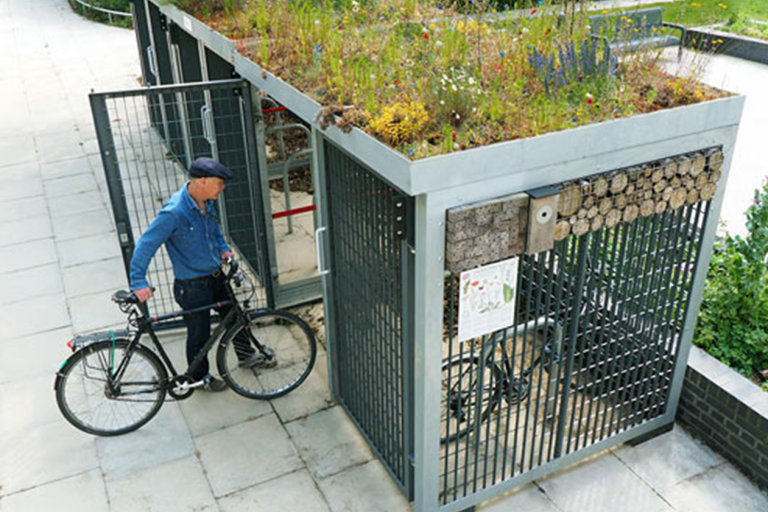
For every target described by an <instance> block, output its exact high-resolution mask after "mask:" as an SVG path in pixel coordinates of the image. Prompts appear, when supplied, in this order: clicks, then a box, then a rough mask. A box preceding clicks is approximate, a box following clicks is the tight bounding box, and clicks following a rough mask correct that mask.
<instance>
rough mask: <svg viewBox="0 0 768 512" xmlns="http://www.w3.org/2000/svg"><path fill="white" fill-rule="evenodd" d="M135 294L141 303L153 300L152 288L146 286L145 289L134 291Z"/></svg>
mask: <svg viewBox="0 0 768 512" xmlns="http://www.w3.org/2000/svg"><path fill="white" fill-rule="evenodd" d="M133 294H134V295H135V296H136V298H137V299H139V301H140V302H147V301H148V300H149V299H151V298H152V288H150V287H149V286H145V287H144V288H139V289H138V290H133Z"/></svg>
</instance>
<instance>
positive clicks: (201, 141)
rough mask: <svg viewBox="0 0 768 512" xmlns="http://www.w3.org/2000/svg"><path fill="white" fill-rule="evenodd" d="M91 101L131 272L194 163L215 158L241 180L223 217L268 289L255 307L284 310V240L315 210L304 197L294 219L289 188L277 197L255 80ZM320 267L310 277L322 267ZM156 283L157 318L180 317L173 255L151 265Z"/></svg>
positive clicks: (232, 184) (277, 176)
mask: <svg viewBox="0 0 768 512" xmlns="http://www.w3.org/2000/svg"><path fill="white" fill-rule="evenodd" d="M90 99H91V107H92V112H93V117H94V123H95V126H96V132H97V137H98V140H99V145H100V149H101V153H102V163H103V167H104V170H105V173H106V178H107V186H108V189H109V194H110V198H111V202H112V208H113V214H114V218H115V224H116V228H117V231H118V237H119V242H120V246H121V250H122V255H123V259H124V263H125V267H126V273H129V264H130V259H131V256H132V254H133V248H134V246H135V243H136V241H137V240H138V238H139V237H140V236H141V234H142V233H143V231H144V230H145V229H146V228H147V227H148V226H149V224H150V223H151V222H152V220H153V219H154V218H155V216H156V215H157V212H158V211H159V210H160V209H161V208H162V206H163V204H165V202H166V201H167V200H168V199H169V198H170V196H171V195H172V194H174V193H175V192H176V191H178V190H179V188H180V187H181V186H182V185H183V184H184V183H185V182H186V181H187V179H188V177H187V169H188V167H189V164H190V163H191V162H192V161H193V160H194V159H196V158H199V157H210V158H214V159H217V160H219V161H221V162H222V163H223V164H224V165H226V166H227V167H228V168H230V169H231V170H232V171H233V173H234V178H233V179H232V180H229V181H228V182H227V188H226V190H225V191H224V192H223V193H222V195H221V196H220V200H219V210H220V211H219V212H218V214H219V218H220V222H221V226H222V230H223V232H224V234H225V236H226V237H227V239H228V241H229V242H230V243H231V244H232V246H233V248H235V250H236V252H237V253H238V255H239V256H240V258H241V259H242V260H243V261H245V262H246V263H247V264H248V266H249V267H250V269H251V271H252V272H253V274H254V276H255V277H256V278H257V279H256V281H257V282H258V283H259V290H258V294H257V296H256V299H255V304H254V305H257V306H258V305H261V306H271V307H274V306H275V305H281V303H280V301H279V300H278V298H279V295H280V286H281V284H280V273H279V269H278V265H277V262H276V255H277V250H276V247H275V246H276V242H275V240H280V239H282V238H289V237H290V236H291V233H292V232H293V231H298V229H296V230H294V226H293V225H292V224H291V223H289V222H287V221H288V220H291V219H290V217H289V216H288V215H290V214H291V213H292V212H293V211H302V212H303V211H311V210H312V209H313V206H312V205H311V200H310V201H307V199H303V198H302V199H303V201H304V203H307V202H309V205H307V204H304V205H303V208H301V209H296V208H294V209H293V210H291V208H290V205H291V203H290V199H291V197H290V196H289V197H288V198H286V195H288V187H287V186H284V187H283V192H282V193H281V192H279V191H276V190H273V189H274V187H272V188H270V183H274V182H275V181H282V180H283V179H284V178H285V175H286V174H287V172H286V173H280V172H278V173H275V171H274V169H275V166H274V165H269V164H268V163H267V159H266V155H265V143H264V139H265V133H266V130H265V127H264V125H263V122H262V109H261V102H262V98H261V96H260V95H259V94H258V92H257V91H254V90H252V88H251V87H250V85H249V84H248V83H247V82H246V81H243V80H238V79H230V80H218V81H210V82H202V83H194V84H181V85H160V86H149V87H144V88H140V89H134V90H125V91H112V92H104V93H92V94H91V96H90ZM254 103H255V104H256V105H257V106H256V107H254ZM270 171H271V172H270ZM275 197H276V198H278V199H279V200H280V201H275V199H274V198H275ZM309 197H310V198H311V196H309ZM286 206H287V208H286ZM286 214H287V215H286ZM310 215H311V214H310ZM286 217H287V218H286ZM312 227H313V226H310V227H308V228H306V229H305V230H304V231H303V232H304V233H305V234H306V232H308V231H309V232H312V231H313V230H312ZM293 238H294V239H295V238H297V237H296V235H294V236H293ZM304 238H305V239H306V240H304V243H305V244H306V245H307V247H306V248H305V249H304V250H305V252H308V253H309V254H314V241H313V239H311V238H308V237H306V236H305V237H304ZM312 264H313V268H312V269H311V271H310V272H312V271H314V270H315V269H314V258H313V259H312ZM148 280H149V282H150V283H151V284H152V285H153V286H154V287H155V288H156V289H157V290H156V292H155V297H154V298H153V299H151V300H150V301H149V303H148V306H149V308H150V311H151V312H152V314H153V315H160V314H164V313H167V312H170V311H173V310H175V309H177V305H176V304H175V302H174V299H173V289H172V286H173V272H172V268H171V264H170V261H169V259H168V257H167V254H166V252H165V249H164V248H161V249H160V250H159V251H158V254H157V256H156V257H155V259H154V260H153V261H152V263H151V265H150V267H149V272H148ZM294 300H295V299H294Z"/></svg>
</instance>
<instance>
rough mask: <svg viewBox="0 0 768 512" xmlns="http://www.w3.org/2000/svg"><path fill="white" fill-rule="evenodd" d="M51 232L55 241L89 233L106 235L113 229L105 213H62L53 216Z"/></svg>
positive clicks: (88, 234) (89, 234)
mask: <svg viewBox="0 0 768 512" xmlns="http://www.w3.org/2000/svg"><path fill="white" fill-rule="evenodd" d="M52 221H53V234H54V236H55V237H56V241H57V242H61V241H63V240H71V239H73V238H80V237H84V236H91V235H102V236H108V234H109V233H110V232H112V231H114V228H113V227H112V221H111V219H110V217H109V216H107V215H82V214H79V213H77V214H74V215H62V216H60V217H54V218H53V219H52Z"/></svg>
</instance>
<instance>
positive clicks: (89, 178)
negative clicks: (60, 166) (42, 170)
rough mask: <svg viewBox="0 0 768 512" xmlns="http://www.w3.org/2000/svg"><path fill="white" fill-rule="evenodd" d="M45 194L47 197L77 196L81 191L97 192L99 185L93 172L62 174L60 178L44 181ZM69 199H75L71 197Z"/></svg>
mask: <svg viewBox="0 0 768 512" xmlns="http://www.w3.org/2000/svg"><path fill="white" fill-rule="evenodd" d="M44 185H45V195H46V196H48V197H49V198H53V197H65V196H73V195H74V196H77V195H79V194H82V193H83V192H88V191H94V192H97V191H98V189H99V187H98V185H96V180H95V179H94V177H93V173H84V174H77V175H74V176H63V177H61V178H54V179H49V180H46V181H45V182H44ZM70 200H76V199H75V198H71V199H70Z"/></svg>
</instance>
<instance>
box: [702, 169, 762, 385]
mask: <svg viewBox="0 0 768 512" xmlns="http://www.w3.org/2000/svg"><path fill="white" fill-rule="evenodd" d="M747 230H748V234H747V236H746V237H745V238H742V237H740V236H735V237H731V236H729V235H726V236H725V238H724V239H722V240H720V241H718V242H717V243H716V245H715V252H714V254H713V256H712V261H711V262H710V265H709V272H708V275H707V283H706V285H705V288H704V298H703V301H702V304H701V312H700V313H699V319H698V325H697V328H696V334H695V336H694V343H695V344H696V345H698V346H700V347H702V348H703V349H704V350H706V351H707V352H709V353H710V354H712V355H713V356H715V357H716V358H718V359H719V360H721V361H722V362H723V363H725V364H727V365H728V366H730V367H732V368H734V369H736V370H737V371H739V372H740V373H742V374H743V375H745V376H747V377H751V376H753V375H755V374H759V373H760V372H761V371H763V370H766V369H768V261H766V259H767V258H768V177H767V179H766V183H765V184H763V186H762V187H761V188H759V189H757V190H756V191H755V198H754V200H753V204H752V205H751V206H750V207H749V208H748V209H747Z"/></svg>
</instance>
